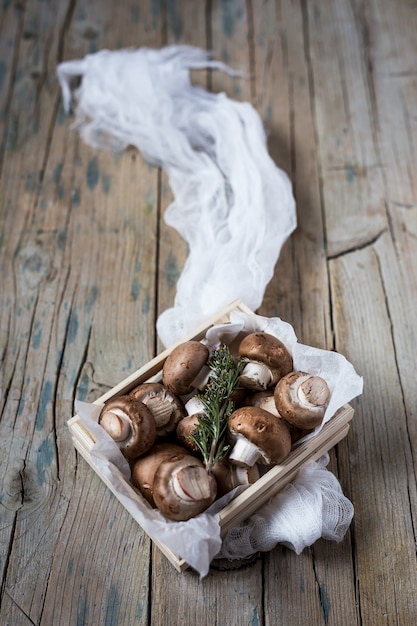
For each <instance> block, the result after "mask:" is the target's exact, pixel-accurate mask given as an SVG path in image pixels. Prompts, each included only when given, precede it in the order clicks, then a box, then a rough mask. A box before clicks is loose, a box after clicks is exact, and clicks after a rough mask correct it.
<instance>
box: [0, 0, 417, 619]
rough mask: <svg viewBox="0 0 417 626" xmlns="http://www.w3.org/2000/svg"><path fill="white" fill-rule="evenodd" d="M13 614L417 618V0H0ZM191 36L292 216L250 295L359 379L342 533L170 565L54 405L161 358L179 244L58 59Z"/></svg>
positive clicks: (345, 456)
mask: <svg viewBox="0 0 417 626" xmlns="http://www.w3.org/2000/svg"><path fill="white" fill-rule="evenodd" d="M0 11H1V14H0V15H1V17H0V146H1V147H0V176H1V179H0V180H1V182H0V211H1V213H0V216H1V237H0V245H1V268H0V276H1V279H0V281H1V282H0V286H1V288H0V302H1V334H0V354H1V400H0V402H1V422H0V426H1V436H0V442H1V455H0V464H1V473H0V478H1V482H2V492H1V508H0V528H1V531H0V565H1V612H0V622H1V624H4V625H10V626H16V625H29V624H45V625H52V624H53V625H56V624H60V625H67V624H68V625H70V624H77V625H87V624H88V625H98V624H108V625H110V624H112V625H116V624H117V625H128V626H131V625H133V624H155V625H157V624H164V625H165V624H166V625H168V624H169V625H170V626H171V625H172V624H190V625H191V624H193V625H195V624H199V625H200V624H201V625H202V624H210V625H211V624H219V625H220V624H224V625H227V626H232V625H233V626H235V625H238V624H252V625H254V624H265V625H269V624H284V625H285V626H298V625H310V624H314V625H316V624H317V625H319V624H323V625H324V624H326V625H330V624H331V625H337V626H344V625H346V626H351V625H352V624H358V625H359V624H360V625H361V626H365V625H367V626H368V625H369V626H374V625H376V624H378V625H379V624H397V625H400V626H408V625H411V624H414V623H415V622H416V618H417V569H416V528H417V524H416V522H417V520H416V516H417V494H416V454H417V426H416V408H417V385H416V382H417V381H416V370H417V368H416V365H417V362H416V354H417V315H416V305H417V299H416V294H417V188H416V180H417V176H416V154H417V132H416V130H417V128H416V127H417V118H416V111H417V81H416V59H417V39H416V36H415V33H416V32H417V5H416V3H415V2H411V1H407V0H398V1H397V2H390V1H389V0H378V1H377V0H370V1H369V2H365V1H364V0H353V1H350V2H348V1H347V0H333V1H330V0H323V1H322V2H318V1H317V0H316V1H312V2H308V1H306V0H304V1H298V0H293V1H290V0H277V1H276V2H272V1H270V2H267V1H265V0H259V1H257V0H246V1H245V0H230V1H226V0H221V1H216V0H207V1H206V2H203V1H202V2H196V1H195V2H192V1H191V0H189V1H187V0H183V1H182V2H180V1H178V2H171V1H170V2H164V1H162V0H161V1H160V0H143V1H142V0H141V1H138V0H131V1H129V2H127V1H126V0H121V1H120V2H117V3H114V2H108V1H104V0H90V1H88V2H87V0H50V1H49V2H46V1H41V0H27V1H26V2H25V1H22V2H17V1H13V0H10V1H9V2H6V1H5V2H3V3H2V7H1V9H0ZM176 43H187V44H192V45H197V46H199V47H202V48H207V49H210V50H212V51H213V52H214V55H215V57H216V58H217V59H220V60H224V61H226V62H227V63H229V64H230V65H231V66H233V67H235V68H237V69H240V70H244V71H245V72H247V73H248V74H250V79H249V80H244V79H243V80H242V79H240V78H233V77H230V76H227V75H224V74H222V73H220V72H215V71H212V72H203V73H201V72H200V73H199V74H198V76H196V77H195V80H196V81H199V82H200V83H201V84H203V85H204V86H206V87H207V88H208V89H210V90H213V91H215V92H218V91H221V90H225V91H226V93H227V94H228V95H229V96H230V97H232V98H235V99H238V100H245V101H250V102H252V104H253V105H254V106H255V107H256V109H257V110H258V112H259V113H260V115H261V117H262V120H263V122H264V124H265V127H266V130H267V132H268V137H269V150H270V154H271V156H272V157H273V159H274V160H275V162H276V163H277V164H278V165H279V166H280V167H281V168H282V169H283V170H285V171H286V172H287V173H288V175H289V177H290V178H291V180H292V182H293V185H294V192H295V195H296V199H297V213H298V224H299V225H298V228H297V230H296V232H295V233H294V234H293V236H292V237H291V238H290V240H289V241H288V242H287V243H286V245H285V246H284V249H283V251H282V253H281V256H280V259H279V261H278V263H277V265H276V270H275V274H274V277H273V279H272V281H271V282H270V284H269V285H268V287H267V291H266V294H265V298H264V301H263V304H262V307H261V309H260V310H259V312H260V313H261V314H263V315H267V316H280V317H282V318H283V319H285V320H287V321H289V322H290V323H292V325H293V326H294V328H295V330H296V332H297V335H298V337H299V338H300V340H302V342H303V343H307V344H311V345H315V346H318V347H321V348H326V349H336V350H337V351H339V352H342V353H343V354H345V355H346V356H347V358H348V359H349V360H350V361H351V362H352V363H353V364H354V365H355V368H356V369H357V371H358V372H359V373H360V374H362V375H363V377H364V382H365V388H364V394H363V396H362V397H361V398H360V399H359V400H355V401H354V402H353V403H352V404H353V406H354V408H355V416H354V420H353V427H352V429H351V431H350V433H349V435H348V437H347V438H346V439H345V440H343V442H342V443H340V444H339V445H338V446H337V448H336V449H335V450H333V451H332V453H331V463H330V467H331V469H332V471H334V472H335V473H336V474H337V476H338V477H339V480H340V482H341V484H342V487H343V490H344V492H345V494H346V495H347V496H348V497H349V498H350V499H351V500H352V502H353V503H354V506H355V516H354V519H353V522H352V524H351V527H350V530H349V532H348V533H347V535H346V536H345V539H344V540H343V542H342V543H340V544H336V543H334V542H329V541H324V540H320V541H318V542H316V543H315V544H314V545H313V546H311V548H309V549H305V550H304V551H303V553H302V554H301V555H299V556H297V555H296V554H295V553H293V552H292V551H290V550H288V549H287V548H285V547H283V546H277V547H276V548H275V549H274V550H272V551H271V552H268V553H265V554H262V555H259V556H258V557H257V558H255V559H253V560H252V561H251V562H250V563H249V564H246V566H245V567H243V566H242V567H241V568H240V569H235V570H227V571H222V570H218V569H213V570H212V571H211V572H210V574H209V575H208V576H207V577H206V578H205V579H203V580H199V578H198V576H196V575H195V573H193V572H192V571H186V572H184V573H182V574H179V573H178V572H177V571H175V570H174V568H173V567H172V565H171V564H170V563H169V562H168V561H167V560H166V558H165V557H164V556H163V555H162V554H161V553H160V552H159V550H158V549H157V548H156V547H155V546H153V545H151V542H150V540H149V539H148V538H147V536H146V535H145V534H144V533H143V532H142V531H141V529H140V528H139V527H138V526H137V524H136V523H135V522H134V521H133V519H132V518H131V517H130V516H129V514H128V513H127V512H126V511H125V510H124V509H123V507H121V505H120V504H119V503H118V501H117V500H116V499H115V498H114V497H113V496H112V495H111V494H110V492H109V491H108V489H107V488H106V487H105V485H104V484H103V483H102V482H101V481H100V480H99V478H98V477H97V476H96V475H95V474H94V472H93V471H92V470H91V468H90V467H89V466H88V465H87V463H85V461H84V460H83V459H82V458H81V457H79V456H78V455H77V454H76V452H75V450H74V447H73V445H72V443H71V440H70V436H69V432H68V428H67V420H68V419H69V418H70V417H71V416H72V414H73V403H74V399H75V398H79V399H84V400H92V399H94V398H97V397H98V396H99V395H100V394H101V393H103V392H104V391H106V390H107V389H109V388H110V387H112V386H114V385H115V384H116V383H117V382H118V381H119V380H121V379H122V378H124V377H125V376H126V375H127V374H128V373H130V372H131V371H133V370H134V369H136V368H138V367H139V366H140V365H142V364H144V363H146V362H147V361H148V360H149V359H150V358H152V357H153V356H154V355H155V354H157V353H158V352H159V351H160V349H161V345H160V343H159V342H158V339H157V337H156V332H155V320H156V318H157V316H158V315H159V313H161V312H162V311H164V310H165V309H166V308H167V307H169V306H170V305H171V304H172V302H173V299H174V295H175V286H176V281H177V278H178V276H179V275H180V273H181V269H182V267H183V264H184V261H185V258H186V254H187V250H186V245H185V243H184V241H183V240H182V239H181V238H180V237H179V235H178V234H177V233H176V231H174V230H173V229H171V228H168V227H167V226H166V225H165V224H164V221H163V214H164V210H165V208H166V206H167V205H168V204H169V202H170V201H171V199H172V195H171V191H170V188H169V185H168V181H167V177H166V174H165V173H164V172H162V171H160V170H159V169H157V168H155V167H150V166H149V165H147V164H146V163H145V162H144V160H143V158H142V156H141V155H140V154H139V153H138V152H137V151H135V150H133V149H128V150H126V151H125V152H124V153H123V154H121V155H118V156H117V157H115V156H114V155H113V154H111V153H109V152H104V151H98V150H94V149H93V148H91V147H89V146H87V145H85V144H84V143H83V142H82V141H81V139H80V137H79V136H78V134H77V132H76V131H74V130H73V129H72V128H71V122H72V120H71V117H70V116H69V117H68V116H66V115H65V114H64V112H63V108H62V102H61V93H60V89H59V85H58V83H57V80H56V76H55V70H56V65H57V64H58V63H59V62H60V61H62V60H67V59H74V58H82V57H83V56H84V55H85V54H87V53H91V52H95V51H98V50H100V49H103V48H109V49H116V48H121V47H129V46H133V47H141V46H150V47H157V48H159V47H161V46H163V45H165V44H176Z"/></svg>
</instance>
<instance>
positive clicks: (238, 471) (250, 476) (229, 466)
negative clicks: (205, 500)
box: [211, 459, 259, 498]
mask: <svg viewBox="0 0 417 626" xmlns="http://www.w3.org/2000/svg"><path fill="white" fill-rule="evenodd" d="M211 473H212V474H213V476H214V478H215V479H216V482H217V497H218V498H221V496H224V495H225V494H226V493H229V491H231V490H232V489H234V488H235V487H239V486H245V487H248V486H249V485H253V483H254V482H256V481H257V480H258V478H259V469H258V467H257V466H256V465H253V466H252V467H247V466H243V465H235V464H234V463H231V462H230V461H229V460H228V459H225V460H224V461H221V462H219V463H215V464H214V465H213V467H212V469H211Z"/></svg>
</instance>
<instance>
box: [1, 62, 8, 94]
mask: <svg viewBox="0 0 417 626" xmlns="http://www.w3.org/2000/svg"><path fill="white" fill-rule="evenodd" d="M6 67H7V66H6V62H5V61H0V89H1V88H2V87H3V83H4V79H5V77H6Z"/></svg>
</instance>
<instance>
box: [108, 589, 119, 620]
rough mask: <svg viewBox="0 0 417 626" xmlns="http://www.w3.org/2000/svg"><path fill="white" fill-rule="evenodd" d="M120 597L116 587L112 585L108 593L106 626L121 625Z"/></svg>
mask: <svg viewBox="0 0 417 626" xmlns="http://www.w3.org/2000/svg"><path fill="white" fill-rule="evenodd" d="M119 611H120V596H119V592H118V591H117V589H116V587H115V586H114V585H111V587H110V589H109V591H108V593H107V602H106V615H105V618H104V624H105V626H117V624H118V623H119Z"/></svg>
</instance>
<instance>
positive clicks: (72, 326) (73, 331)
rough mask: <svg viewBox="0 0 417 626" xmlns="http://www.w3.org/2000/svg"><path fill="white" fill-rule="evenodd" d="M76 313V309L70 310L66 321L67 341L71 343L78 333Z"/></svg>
mask: <svg viewBox="0 0 417 626" xmlns="http://www.w3.org/2000/svg"><path fill="white" fill-rule="evenodd" d="M78 327H79V323H78V315H77V312H76V311H72V312H71V314H70V318H69V322H68V343H73V342H74V341H75V339H76V337H77V333H78Z"/></svg>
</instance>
